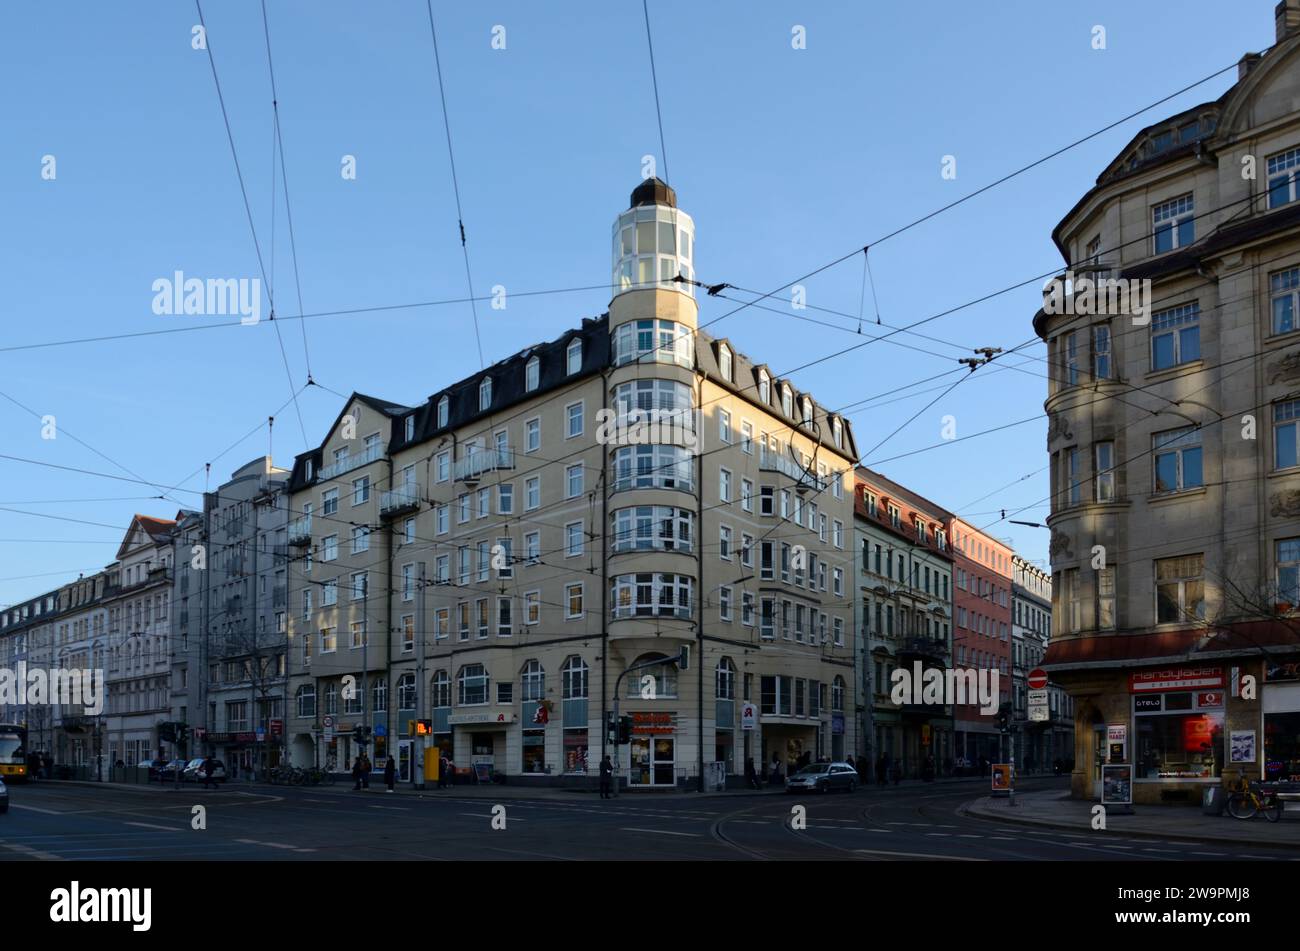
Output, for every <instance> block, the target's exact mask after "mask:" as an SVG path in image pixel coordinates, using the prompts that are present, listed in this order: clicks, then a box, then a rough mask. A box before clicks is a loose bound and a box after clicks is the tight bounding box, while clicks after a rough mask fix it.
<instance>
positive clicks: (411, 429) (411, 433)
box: [403, 413, 415, 442]
mask: <svg viewBox="0 0 1300 951" xmlns="http://www.w3.org/2000/svg"><path fill="white" fill-rule="evenodd" d="M404 422H405V426H406V428H405V430H404V432H403V437H404V438H405V440H406V441H407V442H410V441H411V440H413V439H414V438H415V414H414V413H412V414H411V415H410V416H408V417H406V419H405V421H404Z"/></svg>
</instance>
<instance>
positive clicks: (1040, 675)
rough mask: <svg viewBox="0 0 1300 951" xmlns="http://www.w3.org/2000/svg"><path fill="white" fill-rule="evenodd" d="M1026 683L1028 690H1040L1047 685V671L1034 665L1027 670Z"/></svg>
mask: <svg viewBox="0 0 1300 951" xmlns="http://www.w3.org/2000/svg"><path fill="white" fill-rule="evenodd" d="M1028 683H1029V689H1030V690H1042V689H1043V688H1044V687H1046V686H1047V671H1045V670H1043V668H1041V667H1035V668H1034V669H1033V670H1031V671H1030V672H1029V677H1028Z"/></svg>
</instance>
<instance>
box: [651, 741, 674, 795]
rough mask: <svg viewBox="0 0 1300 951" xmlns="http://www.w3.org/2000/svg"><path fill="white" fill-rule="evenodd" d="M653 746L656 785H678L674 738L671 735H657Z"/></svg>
mask: <svg viewBox="0 0 1300 951" xmlns="http://www.w3.org/2000/svg"><path fill="white" fill-rule="evenodd" d="M652 746H653V748H654V749H653V753H654V759H653V762H654V785H656V786H673V785H676V782H677V777H676V775H675V769H674V767H675V763H674V760H673V738H672V737H671V736H656V737H655V738H654V743H653V744H652Z"/></svg>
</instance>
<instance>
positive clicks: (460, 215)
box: [424, 0, 487, 368]
mask: <svg viewBox="0 0 1300 951" xmlns="http://www.w3.org/2000/svg"><path fill="white" fill-rule="evenodd" d="M424 5H425V9H426V10H428V12H429V36H430V38H431V39H432V40H433V65H434V68H435V70H436V71H437V74H438V98H439V100H440V101H441V102H442V127H443V131H444V132H445V133H446V135H447V161H448V163H449V164H450V166H451V187H452V191H453V192H454V193H455V195H456V224H457V225H458V226H459V227H460V250H461V255H462V256H463V257H464V259H465V283H466V285H467V286H468V287H469V307H470V311H471V313H472V314H473V315H474V342H475V343H476V344H477V345H478V362H479V366H480V368H483V367H486V366H487V362H486V361H485V360H484V358H483V338H482V336H481V335H480V333H479V326H478V307H477V306H476V305H475V303H474V279H473V277H472V275H471V272H470V267H469V246H468V245H467V244H466V242H465V214H464V212H463V211H462V210H461V204H460V181H459V180H458V179H457V177H456V155H455V153H454V151H453V150H452V147H451V118H450V117H449V116H448V115H447V93H446V91H445V88H444V86H443V82H442V59H441V57H439V55H438V30H437V28H436V27H435V26H434V25H433V3H432V0H425V4H424Z"/></svg>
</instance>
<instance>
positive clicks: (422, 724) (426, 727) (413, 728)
mask: <svg viewBox="0 0 1300 951" xmlns="http://www.w3.org/2000/svg"><path fill="white" fill-rule="evenodd" d="M406 735H407V736H432V735H433V721H432V720H407V721H406Z"/></svg>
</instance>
